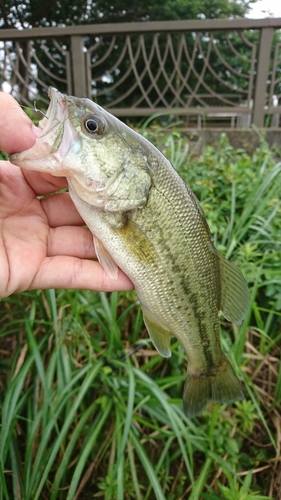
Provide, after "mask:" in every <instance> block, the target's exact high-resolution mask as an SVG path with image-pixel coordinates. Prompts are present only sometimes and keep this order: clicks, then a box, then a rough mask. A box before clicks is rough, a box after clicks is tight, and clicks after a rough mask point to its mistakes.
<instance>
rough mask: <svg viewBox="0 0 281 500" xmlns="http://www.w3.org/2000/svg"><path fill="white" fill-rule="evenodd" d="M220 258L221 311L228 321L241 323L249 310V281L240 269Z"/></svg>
mask: <svg viewBox="0 0 281 500" xmlns="http://www.w3.org/2000/svg"><path fill="white" fill-rule="evenodd" d="M219 258H220V275H221V306H220V309H221V312H222V313H223V315H224V316H225V318H226V319H227V320H228V321H231V322H232V323H235V324H236V325H240V324H241V323H242V320H243V318H244V316H245V314H246V312H247V309H248V307H249V303H250V296H249V291H248V287H247V283H246V281H245V279H244V277H243V275H242V273H241V272H240V271H239V269H238V268H237V267H236V266H235V265H234V264H232V262H229V261H228V260H226V259H225V258H224V257H223V255H221V254H219Z"/></svg>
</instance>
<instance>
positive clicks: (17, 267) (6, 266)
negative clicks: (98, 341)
mask: <svg viewBox="0 0 281 500" xmlns="http://www.w3.org/2000/svg"><path fill="white" fill-rule="evenodd" d="M34 130H35V129H34V125H33V124H32V122H31V120H30V119H29V118H28V117H27V115H26V114H25V113H24V112H23V110H22V109H21V107H20V106H19V105H18V103H17V102H16V101H15V100H14V99H13V98H12V97H11V96H10V95H9V94H5V93H3V92H0V150H1V149H2V150H3V151H5V152H6V153H7V154H11V153H18V152H21V151H23V150H25V149H28V148H31V147H32V145H33V144H34V143H35V140H36V135H35V133H34ZM65 187H67V182H66V179H65V178H60V177H53V176H52V175H50V174H42V173H37V172H32V171H29V170H22V169H21V168H19V167H16V166H15V165H12V164H11V163H10V162H9V161H0V297H7V296H9V295H11V294H12V293H14V292H22V291H24V290H34V289H39V288H43V289H46V288H80V289H81V288H84V289H90V290H99V291H114V290H130V289H132V288H133V285H132V283H131V281H130V280H129V278H128V277H127V276H126V275H125V274H124V273H123V272H122V271H121V270H119V274H118V279H117V280H112V279H110V278H109V277H108V275H107V274H106V273H105V271H104V269H103V267H102V266H101V265H100V264H99V263H98V262H94V261H93V260H90V259H95V258H96V255H95V252H94V245H93V238H92V235H91V233H90V231H89V230H88V229H87V228H85V227H83V226H84V222H83V220H82V219H81V217H80V215H79V214H78V212H77V210H76V208H75V207H74V205H73V203H72V201H71V199H70V196H69V194H68V193H59V194H53V195H52V196H47V197H44V198H42V199H38V196H42V195H49V194H51V193H54V192H56V191H59V190H61V189H63V188H65Z"/></svg>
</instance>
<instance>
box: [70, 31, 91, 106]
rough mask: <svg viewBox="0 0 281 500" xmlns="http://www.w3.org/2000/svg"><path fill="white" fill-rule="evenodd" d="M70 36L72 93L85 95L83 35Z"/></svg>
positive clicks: (79, 95)
mask: <svg viewBox="0 0 281 500" xmlns="http://www.w3.org/2000/svg"><path fill="white" fill-rule="evenodd" d="M70 38H71V54H70V57H71V68H72V79H73V93H74V95H75V96H77V97H86V92H87V88H86V68H85V53H84V51H83V47H84V44H83V36H81V35H72V36H71V37H70Z"/></svg>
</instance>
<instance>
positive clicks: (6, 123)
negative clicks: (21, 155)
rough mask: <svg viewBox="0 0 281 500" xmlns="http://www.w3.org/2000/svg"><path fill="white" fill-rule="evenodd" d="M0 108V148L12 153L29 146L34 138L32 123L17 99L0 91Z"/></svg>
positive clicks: (33, 141)
mask: <svg viewBox="0 0 281 500" xmlns="http://www.w3.org/2000/svg"><path fill="white" fill-rule="evenodd" d="M0 109H1V114H0V130H1V134H0V149H2V150H3V151H5V153H8V154H12V153H18V152H20V151H24V150H25V149H29V148H31V147H32V146H33V144H34V143H35V140H36V135H35V134H34V132H33V127H34V125H33V123H32V121H31V120H30V119H29V118H28V116H27V115H26V114H25V113H24V111H23V109H22V108H21V107H20V105H19V104H18V103H17V101H16V100H15V99H14V98H13V97H12V96H11V95H10V94H6V93H5V92H0Z"/></svg>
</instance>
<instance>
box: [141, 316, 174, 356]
mask: <svg viewBox="0 0 281 500" xmlns="http://www.w3.org/2000/svg"><path fill="white" fill-rule="evenodd" d="M143 320H144V323H145V326H146V328H147V331H148V333H149V335H150V337H151V340H152V342H153V344H154V345H155V347H156V349H157V351H158V352H159V354H161V356H163V357H164V358H169V357H170V356H171V346H170V341H171V336H172V334H171V333H170V332H168V330H165V328H163V327H162V326H161V325H159V324H158V323H156V322H155V321H153V320H151V319H150V318H148V316H146V315H145V313H143Z"/></svg>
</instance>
